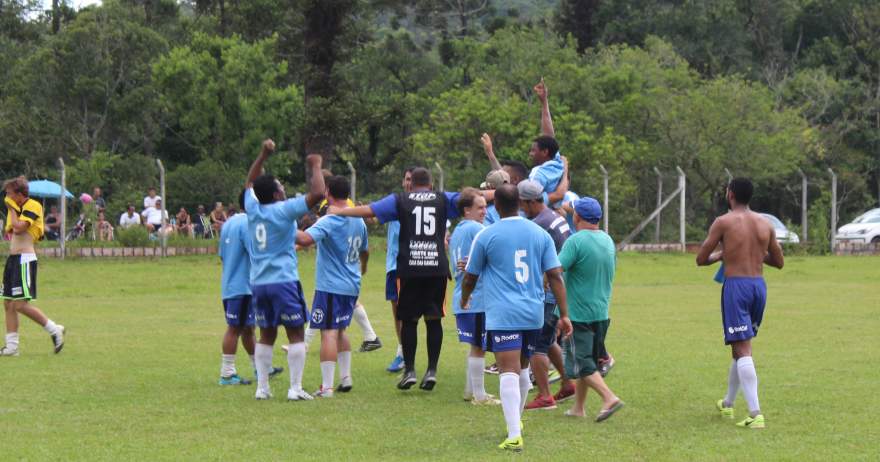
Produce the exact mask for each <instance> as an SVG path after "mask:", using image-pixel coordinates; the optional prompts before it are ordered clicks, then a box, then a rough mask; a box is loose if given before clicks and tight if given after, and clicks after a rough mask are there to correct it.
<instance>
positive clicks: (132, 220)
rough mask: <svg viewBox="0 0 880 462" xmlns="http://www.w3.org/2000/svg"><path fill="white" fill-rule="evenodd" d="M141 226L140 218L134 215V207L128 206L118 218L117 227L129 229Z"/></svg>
mask: <svg viewBox="0 0 880 462" xmlns="http://www.w3.org/2000/svg"><path fill="white" fill-rule="evenodd" d="M139 224H141V216H140V215H138V214H137V213H135V211H134V205H131V204H128V210H126V211H125V213H123V214H122V215H121V216H120V217H119V226H120V227H121V228H129V227H131V226H137V225H139Z"/></svg>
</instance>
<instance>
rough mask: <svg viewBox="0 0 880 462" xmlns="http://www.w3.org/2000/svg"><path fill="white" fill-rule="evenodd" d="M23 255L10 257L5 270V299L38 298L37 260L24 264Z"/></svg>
mask: <svg viewBox="0 0 880 462" xmlns="http://www.w3.org/2000/svg"><path fill="white" fill-rule="evenodd" d="M21 261H22V257H21V255H10V256H9V257H8V258H7V259H6V267H5V268H4V269H3V298H4V299H6V300H33V299H36V298H37V260H31V261H28V262H27V263H22V262H21Z"/></svg>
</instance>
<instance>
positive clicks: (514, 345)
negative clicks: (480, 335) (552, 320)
mask: <svg viewBox="0 0 880 462" xmlns="http://www.w3.org/2000/svg"><path fill="white" fill-rule="evenodd" d="M540 335H541V329H534V330H490V331H486V336H485V339H486V340H485V341H484V342H483V350H484V351H491V352H493V353H500V352H502V351H514V350H519V351H520V353H521V354H522V357H523V358H531V357H532V354H533V353H534V352H535V344H536V343H537V342H538V337H539V336H540Z"/></svg>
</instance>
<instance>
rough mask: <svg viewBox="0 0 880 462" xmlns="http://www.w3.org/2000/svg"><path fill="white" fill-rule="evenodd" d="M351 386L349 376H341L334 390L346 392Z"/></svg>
mask: <svg viewBox="0 0 880 462" xmlns="http://www.w3.org/2000/svg"><path fill="white" fill-rule="evenodd" d="M351 387H352V383H351V377H343V378H342V379H340V380H339V386H338V387H336V390H337V391H339V392H341V393H348V392H350V391H351Z"/></svg>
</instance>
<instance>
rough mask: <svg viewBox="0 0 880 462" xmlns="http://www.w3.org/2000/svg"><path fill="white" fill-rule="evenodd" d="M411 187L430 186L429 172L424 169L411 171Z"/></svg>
mask: <svg viewBox="0 0 880 462" xmlns="http://www.w3.org/2000/svg"><path fill="white" fill-rule="evenodd" d="M412 184H413V186H431V172H430V171H428V169H426V168H424V167H416V168H414V169H413V170H412Z"/></svg>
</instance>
